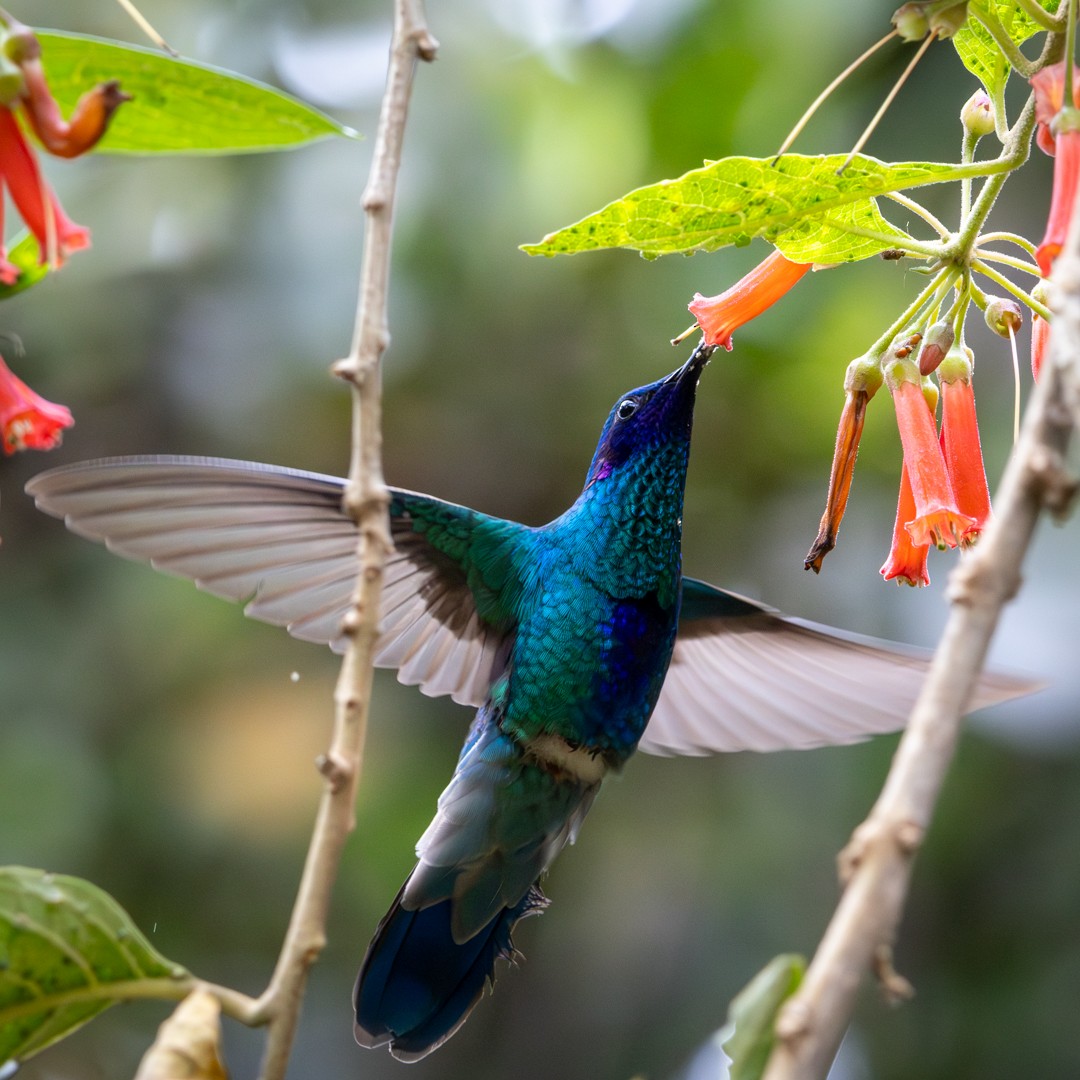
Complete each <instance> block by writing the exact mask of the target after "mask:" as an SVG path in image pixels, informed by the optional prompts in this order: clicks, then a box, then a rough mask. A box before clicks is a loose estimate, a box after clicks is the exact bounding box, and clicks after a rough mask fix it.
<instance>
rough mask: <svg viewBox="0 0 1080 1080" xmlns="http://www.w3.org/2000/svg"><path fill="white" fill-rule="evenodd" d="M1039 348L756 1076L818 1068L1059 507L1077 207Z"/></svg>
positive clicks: (1073, 326)
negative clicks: (1016, 426)
mask: <svg viewBox="0 0 1080 1080" xmlns="http://www.w3.org/2000/svg"><path fill="white" fill-rule="evenodd" d="M1054 288H1055V290H1056V293H1057V301H1058V302H1057V304H1056V305H1055V307H1056V308H1057V309H1058V314H1057V317H1056V318H1055V320H1054V324H1053V331H1052V334H1051V343H1050V355H1049V357H1048V360H1047V363H1046V364H1045V365H1044V368H1043V373H1042V376H1041V379H1040V381H1039V384H1038V386H1037V387H1036V390H1035V393H1034V395H1033V396H1032V399H1031V402H1030V404H1029V406H1028V410H1027V413H1026V416H1025V420H1024V426H1023V429H1022V431H1021V434H1020V441H1019V442H1018V443H1017V445H1016V446H1015V447H1014V450H1013V454H1012V456H1011V458H1010V460H1009V464H1008V466H1007V468H1006V470H1005V475H1004V477H1003V478H1002V481H1001V485H1000V488H999V491H998V495H997V498H996V500H995V510H996V515H995V517H994V518H993V519H991V521H990V523H989V525H988V526H987V528H986V531H985V532H984V533H983V536H982V537H981V538H980V540H979V544H978V546H977V547H976V548H975V549H974V550H973V551H972V553H971V554H970V555H969V556H967V557H966V558H965V559H964V560H963V562H961V564H960V566H959V567H958V568H957V569H956V570H955V571H954V572H953V574H952V576H951V578H950V582H949V586H950V587H949V599H950V601H951V605H952V606H951V610H950V614H949V620H948V623H947V624H946V627H945V632H944V634H943V636H942V640H941V643H940V645H939V647H938V650H937V653H936V654H935V656H934V661H933V664H932V665H931V668H930V673H929V676H928V677H927V680H926V684H925V685H924V687H923V690H922V693H921V694H920V695H919V699H918V701H917V702H916V705H915V709H914V712H913V713H912V716H911V721H910V724H909V726H908V729H907V731H906V732H905V733H904V736H903V738H902V739H901V741H900V745H899V747H898V749H897V752H896V757H895V759H894V760H893V764H892V768H891V769H890V771H889V776H888V779H887V780H886V783H885V787H884V788H883V790H882V792H881V795H880V796H879V798H878V801H877V803H876V804H875V806H874V808H873V810H872V811H871V813H870V815H869V817H868V818H867V819H866V821H865V822H863V824H862V825H860V826H859V828H858V829H856V830H855V833H854V835H853V836H852V839H851V841H850V843H849V844H848V846H847V848H845V850H844V852H843V853H842V854H841V857H840V865H841V871H842V876H843V878H844V880H845V883H846V888H845V891H844V894H843V896H842V897H841V899H840V903H839V905H838V906H837V909H836V912H835V913H834V915H833V918H832V921H831V922H830V924H829V926H828V928H827V929H826V931H825V935H824V937H823V938H822V940H821V944H820V945H819V947H818V950H817V953H816V955H815V956H814V960H813V962H812V963H811V965H810V968H809V969H808V971H807V973H806V978H805V980H804V981H803V984H802V986H801V987H800V989H799V991H798V993H796V994H795V995H794V996H793V997H792V999H791V1000H790V1001H789V1002H788V1003H787V1004H786V1005H785V1006H784V1008H783V1010H781V1013H780V1016H779V1019H778V1021H777V1026H776V1030H777V1036H778V1041H777V1046H776V1049H775V1050H774V1052H773V1054H772V1057H771V1058H770V1060H769V1065H768V1068H767V1069H766V1072H765V1080H817V1078H820V1077H824V1076H825V1075H826V1073H827V1071H828V1069H829V1065H830V1063H831V1061H832V1059H833V1057H834V1055H835V1054H836V1050H837V1048H838V1047H839V1045H840V1040H841V1038H842V1037H843V1034H844V1031H845V1029H846V1028H847V1025H848V1022H849V1020H850V1018H851V1014H852V1010H853V1008H854V1004H855V995H856V991H857V990H858V987H859V984H860V982H861V981H862V979H863V976H864V974H865V973H866V972H867V971H868V970H870V969H871V967H872V965H873V963H874V960H875V957H878V956H880V955H881V951H880V950H881V948H882V946H886V947H887V946H890V945H891V944H892V941H893V938H894V936H895V934H896V929H897V926H898V924H899V921H900V916H901V914H902V909H903V904H904V900H905V898H906V896H907V891H908V885H909V882H910V878H911V867H912V862H913V860H914V856H915V853H916V852H917V850H918V848H919V846H920V845H921V843H922V838H923V835H924V833H925V831H926V829H927V828H928V826H929V824H930V820H931V816H932V814H933V810H934V805H935V803H936V802H937V798H938V794H939V792H940V790H941V785H942V781H943V780H944V777H945V773H946V770H947V769H948V766H949V764H950V762H951V760H952V756H953V752H954V749H955V746H956V741H957V738H958V735H959V732H960V718H961V717H962V716H963V714H964V710H965V707H966V705H967V702H968V700H969V697H970V694H971V689H972V686H973V685H974V682H975V680H976V678H977V677H978V673H979V671H980V669H981V668H982V664H983V660H984V658H985V656H986V651H987V648H988V646H989V643H990V639H991V637H992V635H993V632H994V628H995V626H996V624H997V620H998V616H999V615H1000V612H1001V609H1002V607H1003V606H1004V604H1005V602H1006V601H1007V600H1009V599H1011V597H1012V596H1013V595H1014V594H1015V592H1016V591H1017V589H1018V588H1019V584H1020V565H1021V561H1022V559H1023V556H1024V554H1025V553H1026V551H1027V548H1028V545H1029V543H1030V540H1031V535H1032V532H1033V530H1034V528H1035V523H1036V521H1037V520H1038V518H1039V515H1040V512H1041V511H1042V510H1043V509H1044V508H1045V509H1049V510H1050V511H1051V512H1053V513H1057V514H1060V513H1062V512H1064V511H1065V510H1066V509H1067V508H1068V505H1069V503H1070V501H1071V500H1072V498H1073V497H1074V496H1075V493H1076V483H1075V481H1074V480H1073V479H1072V478H1071V477H1070V476H1069V474H1068V471H1067V469H1066V467H1065V452H1066V450H1067V448H1068V444H1069V440H1070V438H1071V436H1072V434H1073V431H1074V429H1075V428H1076V427H1077V425H1078V424H1080V212H1078V213H1076V214H1074V215H1073V221H1072V228H1071V229H1070V233H1069V238H1068V240H1067V242H1066V245H1065V250H1064V251H1063V252H1062V254H1061V255H1060V256H1059V258H1058V260H1057V262H1056V264H1055V270H1054Z"/></svg>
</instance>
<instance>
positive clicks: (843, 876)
mask: <svg viewBox="0 0 1080 1080" xmlns="http://www.w3.org/2000/svg"><path fill="white" fill-rule="evenodd" d="M879 833H880V830H879V828H878V826H877V824H876V823H875V822H874V821H872V820H871V819H869V818H868V819H867V820H866V821H864V822H863V823H862V824H861V825H860V826H859V827H858V828H857V829H856V830H855V831H854V832H853V833H852V834H851V839H850V840H849V841H848V842H847V843H846V844H845V845H844V849H843V851H841V852H840V854H839V855H837V856H836V873H837V876H838V877H839V878H840V884H841V885H844V886H846V885H847V884H848V883H849V882H850V881H851V879H852V878H853V877H854V876H855V874H856V872H857V871H858V869H859V867H860V866H862V864H863V860H864V859H865V858H866V855H867V852H868V851H869V850H870V847H871V845H872V844H873V842H874V840H875V839H876V838H877V836H878V835H879Z"/></svg>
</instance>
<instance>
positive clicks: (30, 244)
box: [0, 233, 49, 300]
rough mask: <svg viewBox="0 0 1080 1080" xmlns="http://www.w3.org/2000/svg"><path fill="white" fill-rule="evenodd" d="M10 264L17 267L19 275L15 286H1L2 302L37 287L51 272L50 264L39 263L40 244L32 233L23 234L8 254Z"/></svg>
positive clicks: (0, 296) (0, 295)
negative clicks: (19, 271) (33, 286)
mask: <svg viewBox="0 0 1080 1080" xmlns="http://www.w3.org/2000/svg"><path fill="white" fill-rule="evenodd" d="M7 259H8V262H9V263H11V264H12V266H17V267H18V268H19V269H20V270H21V271H22V273H20V274H19V276H18V278H17V279H16V281H15V284H14V285H3V284H0V300H6V299H7V298H8V297H9V296H15V295H17V294H18V293H21V292H25V291H26V290H27V289H29V288H30V286H31V285H36V284H37V283H38V282H39V281H41V280H42V279H43V278H44V277H45V275H46V274H48V272H49V267H48V264H46V263H43V262H40V261H39V251H38V242H37V240H35V239H34V237H33V235H32V234H31V233H23V234H22V236H21V237H20V238H19V239H18V240H17V241H16V243H15V246H14V247H12V248H11V250H10V251H8V253H7Z"/></svg>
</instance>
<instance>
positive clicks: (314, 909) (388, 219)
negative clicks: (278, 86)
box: [259, 0, 438, 1080]
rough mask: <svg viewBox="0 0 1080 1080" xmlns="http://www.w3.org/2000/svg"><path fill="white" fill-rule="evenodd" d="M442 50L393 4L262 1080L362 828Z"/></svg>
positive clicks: (414, 0) (418, 9) (410, 11)
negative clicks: (389, 367) (298, 827)
mask: <svg viewBox="0 0 1080 1080" xmlns="http://www.w3.org/2000/svg"><path fill="white" fill-rule="evenodd" d="M437 48H438V42H436V41H435V39H434V38H433V37H432V36H431V34H430V32H429V31H428V29H427V24H426V22H425V18H424V12H423V7H422V4H421V2H420V0H395V3H394V36H393V40H392V42H391V45H390V66H389V70H388V71H387V77H386V89H385V91H384V93H383V99H382V108H381V111H380V114H379V125H378V131H377V133H376V137H375V149H374V155H373V158H372V162H371V171H370V173H369V176H368V182H367V186H366V188H365V189H364V194H363V200H362V202H363V207H364V214H365V223H366V231H365V241H364V256H363V264H362V268H361V272H360V290H359V299H358V302H357V313H356V326H355V330H354V333H353V342H352V348H351V349H350V351H349V355H348V356H347V357H346V358H345V359H344V360H340V361H339V362H338V363H337V364H335V365H334V372H335V374H337V375H339V376H341V377H342V378H343V379H345V380H347V381H348V382H349V383H350V384H351V385H352V389H353V394H352V398H353V433H352V450H351V456H350V467H349V483H348V487H347V488H346V492H345V500H344V505H345V508H346V509H347V510H348V512H349V513H350V515H351V516H352V517H353V519H354V520H355V521H356V523H357V527H358V529H359V546H358V558H359V573H358V575H357V581H356V590H355V592H354V594H353V608H352V610H351V611H350V612H349V614H348V615H347V616H346V619H345V625H344V628H343V629H344V632H345V634H346V635H347V637H348V641H349V644H348V649H347V650H346V653H345V658H344V660H343V662H342V666H341V674H340V676H339V678H338V684H337V688H336V690H335V694H334V702H335V715H334V728H333V732H332V735H331V740H330V749H329V750H328V751H327V753H326V755H325V757H324V758H323V759H322V761H321V762H320V766H319V768H320V771H321V772H322V774H323V776H324V778H325V780H326V785H325V787H324V789H323V794H322V797H321V799H320V802H319V809H318V814H317V816H316V820H315V827H314V831H313V833H312V837H311V844H310V846H309V848H308V854H307V860H306V862H305V865H304V872H303V877H302V878H301V881H300V887H299V890H298V892H297V896H296V901H295V904H294V907H293V912H292V918H291V920H290V922H289V929H288V932H287V933H286V937H285V942H284V944H283V945H282V950H281V955H280V956H279V958H278V963H277V967H276V968H275V970H274V975H273V978H272V979H271V981H270V985H269V986H268V987H267V989H266V992H265V993H264V994H263V995H262V997H261V998H260V999H259V1005H260V1010H261V1015H262V1017H263V1018H265V1019H266V1020H267V1021H268V1023H269V1034H268V1036H267V1044H266V1052H265V1056H264V1058H263V1065H262V1071H261V1073H260V1077H261V1080H282V1078H283V1077H284V1075H285V1068H286V1065H287V1063H288V1058H289V1052H290V1050H291V1047H292V1041H293V1035H294V1033H295V1031H296V1024H297V1020H298V1018H299V1012H300V1002H301V998H302V996H303V992H304V987H305V984H306V981H307V974H308V970H309V969H310V967H311V965H312V964H313V963H314V962H315V960H316V958H317V957H318V955H319V953H320V952H321V950H322V948H323V945H324V944H325V941H326V932H325V927H326V915H327V911H328V908H329V904H330V891H331V887H332V885H333V882H334V878H335V877H336V875H337V869H338V865H339V863H340V860H341V852H342V849H343V847H344V844H345V840H346V838H347V837H348V835H349V833H350V832H351V831H352V829H353V827H354V825H355V815H354V803H355V801H356V788H357V784H358V781H359V776H360V765H361V761H362V757H363V746H364V736H365V732H366V729H367V717H368V706H369V702H370V699H371V678H372V667H373V664H372V656H373V650H374V646H375V640H376V637H377V634H378V619H379V599H380V596H381V593H382V579H383V567H384V564H385V561H386V556H387V553H388V552H389V551H390V548H391V542H390V527H389V521H388V517H387V506H388V503H389V494H388V492H387V489H386V484H385V482H384V481H383V474H382V435H381V400H380V379H379V364H380V360H381V358H382V355H383V353H384V352H385V350H386V348H387V346H388V345H389V342H390V334H389V329H388V319H387V288H388V283H389V276H390V238H391V230H392V226H393V208H394V193H395V189H396V185H397V175H398V168H399V165H400V163H401V146H402V139H403V136H404V130H405V120H406V116H407V114H408V106H409V99H410V96H411V93H412V84H413V76H414V73H415V68H416V61H417V60H418V59H422V60H433V59H434V57H435V51H436V49H437Z"/></svg>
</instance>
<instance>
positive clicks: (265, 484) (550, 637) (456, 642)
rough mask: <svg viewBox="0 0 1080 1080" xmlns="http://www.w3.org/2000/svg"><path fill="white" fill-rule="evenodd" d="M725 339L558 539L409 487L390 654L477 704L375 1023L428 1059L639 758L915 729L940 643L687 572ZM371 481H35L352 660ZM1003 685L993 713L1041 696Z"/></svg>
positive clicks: (255, 610) (990, 685)
mask: <svg viewBox="0 0 1080 1080" xmlns="http://www.w3.org/2000/svg"><path fill="white" fill-rule="evenodd" d="M712 351H713V349H712V347H709V346H706V345H704V344H702V345H699V346H698V348H697V349H695V350H694V352H693V354H692V355H691V356H690V358H689V359H688V360H687V361H686V363H685V364H683V365H682V366H681V367H680V368H679V369H678V370H676V371H674V372H672V373H671V374H670V375H668V376H667V377H666V378H663V379H660V380H658V381H656V382H653V383H650V384H648V385H646V386H642V387H639V388H638V389H636V390H632V391H630V392H629V393H627V394H625V395H623V396H622V397H620V398H619V400H618V401H617V402H616V403H615V405H614V407H613V408H612V410H611V413H610V414H609V416H608V418H607V421H606V422H605V424H604V426H603V429H602V430H601V433H600V441H599V443H598V445H597V447H596V451H595V453H594V454H593V458H592V461H591V463H590V465H589V468H588V472H587V474H586V479H585V486H584V488H583V489H582V492H581V494H580V495H579V496H578V498H577V500H576V501H575V502H574V503H573V505H572V506H571V507H570V508H569V509H568V510H567V511H566V512H565V513H563V514H562V515H561V516H560V517H558V518H556V519H555V520H554V521H552V522H550V523H549V524H547V525H543V526H540V527H533V526H528V525H523V524H519V523H518V522H515V521H508V520H504V519H501V518H497V517H492V516H489V515H488V514H484V513H481V512H479V511H476V510H471V509H469V508H467V507H464V506H458V505H455V504H453V503H449V502H444V501H443V500H441V499H437V498H433V497H431V496H429V495H422V494H419V493H416V492H412V491H405V490H401V489H391V492H390V507H389V513H390V523H391V535H392V539H393V542H394V551H393V553H392V554H391V555H390V556H389V558H388V561H387V563H386V567H385V576H384V587H383V593H382V602H381V610H380V626H379V638H378V642H377V645H376V653H375V662H376V664H378V665H379V666H383V667H389V668H395V669H396V670H397V677H398V678H399V679H400V680H401V681H402V682H403V683H406V684H409V685H417V686H419V688H420V690H421V691H422V692H424V693H425V694H429V695H449V696H450V697H451V698H452V699H453V700H454V701H456V702H458V703H460V704H463V705H469V706H471V707H473V708H475V709H476V710H477V711H476V716H475V720H474V721H473V723H472V726H471V728H470V730H469V732H468V735H467V737H466V740H465V744H464V747H463V748H462V751H461V755H460V757H459V759H458V762H457V767H456V769H455V771H454V774H453V777H452V778H451V780H450V783H449V784H448V785H447V787H446V789H445V791H443V793H442V795H441V796H440V797H439V800H438V806H437V810H436V813H435V817H434V819H433V821H432V822H431V824H430V826H429V827H428V828H427V830H426V831H425V832H424V834H423V835H422V836H421V837H420V840H419V842H418V844H417V847H416V855H417V863H416V866H415V868H414V869H413V871H412V872H411V873H410V874H409V876H408V878H407V879H406V881H405V883H404V884H403V885H402V887H401V889H400V891H399V892H398V894H397V896H396V897H395V899H394V901H393V903H392V905H391V906H390V909H389V911H388V912H387V914H386V916H385V917H384V918H383V920H382V921H381V922H380V923H379V926H378V928H377V929H376V931H375V935H374V938H373V939H372V941H371V943H370V945H369V946H368V949H367V952H366V955H365V956H364V958H363V961H362V964H361V968H360V973H359V977H358V979H357V982H356V987H355V991H354V996H353V1007H354V1015H355V1023H354V1034H355V1037H356V1040H357V1042H358V1043H360V1045H362V1046H365V1047H377V1046H388V1047H389V1049H390V1052H391V1053H392V1054H393V1055H394V1056H395V1057H397V1058H399V1059H401V1060H404V1061H416V1060H419V1059H420V1058H422V1057H424V1056H425V1055H427V1054H429V1053H430V1052H431V1051H432V1050H434V1049H436V1048H437V1047H438V1046H440V1045H441V1044H442V1043H443V1042H445V1041H446V1040H447V1039H448V1038H449V1037H450V1036H451V1035H453V1034H454V1032H455V1031H457V1029H458V1028H459V1027H460V1026H461V1024H462V1023H464V1021H465V1020H466V1018H467V1017H468V1015H469V1013H470V1012H471V1011H472V1009H473V1007H474V1006H475V1005H476V1004H477V1002H478V1001H479V999H480V997H481V995H482V994H483V991H484V989H485V987H486V986H488V985H489V984H491V983H492V982H493V981H494V973H495V966H496V961H497V960H500V959H504V960H511V961H515V960H517V959H519V954H518V953H517V952H516V950H515V948H514V944H513V937H512V932H513V930H514V927H515V924H516V923H518V922H519V921H520V920H521V919H524V918H526V917H528V916H531V915H536V914H538V913H540V912H541V911H543V909H544V908H545V907H547V904H548V900H547V898H546V897H545V895H544V893H543V892H542V890H541V885H540V880H541V878H542V877H543V875H544V872H545V871H546V870H547V868H548V867H549V866H550V865H551V863H552V860H553V859H554V858H555V857H556V855H558V853H559V852H560V851H561V850H562V848H563V847H564V846H565V845H566V844H568V843H573V841H574V839H575V838H576V836H577V834H578V831H579V829H580V828H581V825H582V822H583V821H584V820H585V817H586V815H587V814H588V812H589V809H590V807H591V806H592V804H593V800H594V799H595V798H596V795H597V792H598V791H599V789H600V786H601V784H602V783H603V781H604V779H605V777H606V776H608V775H610V774H612V773H616V772H618V771H620V770H621V769H622V768H623V766H624V765H625V764H626V762H627V761H628V759H629V758H630V757H631V756H632V755H633V754H634V753H635V751H636V750H644V751H647V752H649V753H654V754H667V755H671V754H689V755H705V754H715V753H721V752H729V751H737V750H757V751H768V750H779V749H785V748H801V749H805V748H811V747H817V746H825V745H839V744H846V743H852V742H857V741H859V740H862V739H865V738H867V737H869V736H871V735H874V734H878V733H884V732H889V731H895V730H898V729H899V728H901V727H903V725H904V722H905V720H906V717H907V715H908V713H909V711H910V708H911V706H912V704H913V702H914V700H915V697H916V696H917V694H918V691H919V687H920V684H921V682H922V679H923V676H924V674H925V671H926V667H927V663H928V658H927V656H926V655H925V654H922V653H918V652H916V651H914V650H911V649H907V648H905V647H903V646H899V645H894V644H892V643H888V642H882V641H877V640H874V639H869V638H862V637H858V636H855V635H851V634H847V633H844V632H842V631H838V630H834V629H831V628H829V627H824V626H819V625H816V624H813V623H808V622H804V621H801V620H797V619H793V618H789V617H787V616H784V615H782V614H780V613H779V612H777V611H775V610H773V609H771V608H768V607H765V606H763V605H762V604H759V603H757V602H755V601H753V600H751V599H748V598H745V597H742V596H738V595H736V594H734V593H730V592H726V591H724V590H722V589H718V588H715V587H714V586H712V585H708V584H706V583H705V582H702V581H697V580H695V579H693V578H688V577H684V576H683V574H682V554H681V549H682V514H683V494H684V489H685V481H686V469H687V463H688V461H689V456H690V435H691V429H692V426H693V415H694V402H695V397H696V392H697V385H698V379H699V377H700V375H701V373H702V371H703V369H704V368H705V366H706V364H707V363H708V361H709V357H710V355H711V353H712ZM344 487H345V481H344V480H340V479H336V478H334V477H329V476H322V475H318V474H314V473H308V472H300V471H296V470H292V469H285V468H277V467H273V466H269V465H259V464H254V463H249V462H240V461H226V460H217V459H207V458H185V457H143V458H113V459H106V460H103V461H96V462H87V463H83V464H77V465H70V466H65V467H61V468H58V469H53V470H51V471H49V472H46V473H43V474H41V475H39V476H37V477H35V478H34V479H32V480H31V481H30V483H29V484H28V485H27V492H28V493H29V494H30V495H32V496H33V497H34V498H35V500H36V501H37V505H38V506H39V507H40V508H41V509H42V510H44V511H46V512H47V513H49V514H53V515H55V516H56V517H61V518H64V520H65V521H66V523H67V525H68V527H69V528H70V529H71V530H72V531H74V532H76V533H78V534H80V535H82V536H85V537H89V538H91V539H94V540H99V541H103V542H104V543H105V544H106V545H107V546H108V547H109V548H110V549H111V550H112V551H114V552H116V553H118V554H120V555H123V556H126V557H129V558H133V559H139V560H142V561H147V562H150V563H151V564H152V565H153V566H155V567H157V568H158V569H160V570H163V571H166V572H169V573H172V574H179V575H181V576H184V577H187V578H191V579H193V580H194V581H195V582H196V584H197V585H198V586H199V587H200V588H202V589H205V590H206V591H208V592H211V593H214V594H217V595H219V596H223V597H227V598H229V599H232V600H240V601H244V602H245V603H246V606H245V609H244V610H245V612H246V614H248V615H249V616H251V617H253V618H256V619H260V620H263V621H266V622H270V623H274V624H277V625H282V626H285V627H287V629H288V630H289V632H290V633H291V634H293V635H294V636H296V637H298V638H301V639H304V640H307V641H315V642H322V643H325V644H329V645H330V646H331V647H332V648H333V649H335V650H337V651H343V650H344V648H345V637H344V635H343V633H342V620H343V617H344V615H345V613H346V612H347V611H348V610H349V608H350V606H351V600H352V593H353V587H354V583H355V579H356V572H357V559H356V551H357V532H356V526H355V524H354V522H353V521H352V519H351V518H350V517H349V516H348V514H347V513H346V512H345V511H344V509H343V507H342V496H343V493H344ZM1031 688H1032V686H1031V684H1029V683H1026V682H1024V681H1022V680H1019V679H1014V678H1011V677H1007V676H1002V675H996V674H990V675H986V676H984V677H983V679H982V680H981V682H980V684H979V686H978V688H977V690H976V694H975V700H974V701H973V702H972V707H973V708H977V707H981V706H983V705H987V704H992V703H994V702H997V701H1002V700H1005V699H1007V698H1010V697H1015V696H1018V695H1019V694H1022V693H1025V692H1028V691H1029V690H1030V689H1031Z"/></svg>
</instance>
